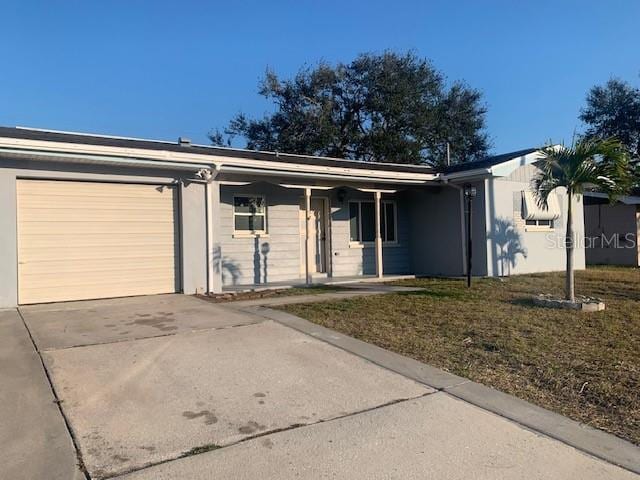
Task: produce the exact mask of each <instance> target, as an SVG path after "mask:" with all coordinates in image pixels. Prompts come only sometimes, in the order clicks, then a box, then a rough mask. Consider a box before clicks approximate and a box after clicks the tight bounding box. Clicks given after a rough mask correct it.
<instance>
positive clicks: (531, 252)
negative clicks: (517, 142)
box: [484, 165, 585, 276]
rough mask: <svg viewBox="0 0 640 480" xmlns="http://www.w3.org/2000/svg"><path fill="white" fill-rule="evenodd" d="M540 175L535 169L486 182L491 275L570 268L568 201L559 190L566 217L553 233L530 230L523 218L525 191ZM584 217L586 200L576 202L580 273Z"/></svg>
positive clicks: (557, 222) (576, 256)
mask: <svg viewBox="0 0 640 480" xmlns="http://www.w3.org/2000/svg"><path fill="white" fill-rule="evenodd" d="M536 173H537V168H536V167H535V166H534V165H526V166H523V167H519V168H518V169H516V170H515V171H514V172H513V173H512V174H511V175H509V176H507V177H499V178H488V179H486V180H485V188H484V189H485V196H486V202H485V215H486V225H487V228H486V235H487V273H488V275H489V276H503V275H512V274H522V273H535V272H549V271H562V270H564V269H565V267H566V250H565V248H564V240H563V239H564V236H565V232H566V222H567V216H566V215H567V197H566V195H565V190H564V189H562V188H559V189H557V190H556V192H554V193H552V195H557V196H558V201H559V204H560V209H561V212H562V215H561V216H560V218H558V219H557V220H555V221H554V229H553V230H552V231H542V230H540V231H535V229H532V228H528V227H527V226H526V225H525V221H524V219H523V218H522V213H521V212H522V193H521V192H522V191H523V190H528V189H530V188H531V181H532V180H533V178H534V176H535V175H536ZM583 219H584V216H583V205H582V198H581V197H577V198H574V204H573V228H574V232H575V238H576V239H577V240H578V241H577V242H576V243H577V245H576V249H575V251H574V264H575V268H576V269H584V268H585V251H584V245H583V242H582V239H583V238H584V220H583Z"/></svg>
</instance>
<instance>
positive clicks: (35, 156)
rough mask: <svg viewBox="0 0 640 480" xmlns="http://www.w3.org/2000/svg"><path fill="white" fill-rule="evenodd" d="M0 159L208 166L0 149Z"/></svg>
mask: <svg viewBox="0 0 640 480" xmlns="http://www.w3.org/2000/svg"><path fill="white" fill-rule="evenodd" d="M0 159H4V160H15V159H21V160H29V161H35V162H62V163H80V164H90V165H115V166H121V167H138V168H155V169H162V170H184V171H193V170H199V169H201V168H203V167H208V166H210V165H209V164H206V163H185V162H171V161H165V160H146V159H142V158H132V157H121V156H111V155H87V154H78V153H72V154H68V153H58V152H46V153H32V152H27V151H25V150H19V149H11V148H1V147H0Z"/></svg>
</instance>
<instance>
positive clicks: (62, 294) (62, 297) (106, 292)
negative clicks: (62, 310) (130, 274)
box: [25, 283, 167, 303]
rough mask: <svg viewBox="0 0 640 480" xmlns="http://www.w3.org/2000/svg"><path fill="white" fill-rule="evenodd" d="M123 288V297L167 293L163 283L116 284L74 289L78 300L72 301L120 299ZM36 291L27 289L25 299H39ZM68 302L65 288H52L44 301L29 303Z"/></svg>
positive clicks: (67, 292)
mask: <svg viewBox="0 0 640 480" xmlns="http://www.w3.org/2000/svg"><path fill="white" fill-rule="evenodd" d="M123 287H126V291H127V294H126V295H124V296H134V295H155V294H161V293H167V291H166V290H165V287H166V285H165V284H164V283H162V284H160V285H152V284H146V285H141V284H140V283H131V284H129V285H122V284H121V283H116V284H100V285H82V286H78V287H76V288H75V290H74V291H75V295H76V296H77V297H78V298H74V300H83V299H85V300H86V299H93V298H114V297H122V296H123V294H122V291H123ZM38 295H39V293H38V290H35V289H27V290H26V291H25V296H26V298H39V296H38ZM66 301H69V289H68V288H67V287H54V288H51V289H49V291H48V292H47V297H46V300H38V301H33V302H29V303H44V302H66Z"/></svg>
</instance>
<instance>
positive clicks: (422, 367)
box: [239, 306, 640, 474]
mask: <svg viewBox="0 0 640 480" xmlns="http://www.w3.org/2000/svg"><path fill="white" fill-rule="evenodd" d="M239 310H242V311H245V312H246V313H249V314H253V315H258V316H261V317H264V318H268V319H271V320H274V321H276V322H278V323H280V324H282V325H285V326H287V327H290V328H293V329H295V330H298V331H300V332H302V333H305V334H307V335H310V336H312V337H314V338H317V339H319V340H322V341H325V342H327V343H329V344H331V345H334V346H336V347H339V348H341V349H343V350H345V351H347V352H349V353H352V354H354V355H357V356H359V357H361V358H364V359H366V360H368V361H370V362H372V363H374V364H376V365H378V366H381V367H383V368H386V369H388V370H391V371H393V372H395V373H398V374H400V375H403V376H405V377H407V378H410V379H412V380H414V381H416V382H419V383H422V384H424V385H426V386H428V387H431V388H434V389H436V390H439V391H443V392H445V393H447V394H449V395H451V396H453V397H456V398H458V399H460V400H463V401H465V402H467V403H470V404H472V405H474V406H476V407H478V408H481V409H483V410H487V411H489V412H492V413H494V414H496V415H499V416H501V417H504V418H507V419H509V420H511V421H513V422H515V423H517V424H519V425H522V426H524V427H526V428H528V429H530V430H533V431H534V432H536V433H539V434H542V435H545V436H547V437H550V438H553V439H555V440H558V441H560V442H562V443H564V444H566V445H569V446H571V447H574V448H576V449H578V450H580V451H582V452H584V453H587V454H589V455H592V456H594V457H596V458H599V459H601V460H604V461H607V462H609V463H612V464H614V465H617V466H619V467H621V468H624V469H626V470H629V471H631V472H633V473H636V474H640V447H637V446H636V445H634V444H632V443H631V442H628V441H627V440H623V439H621V438H618V437H616V436H615V435H612V434H610V433H606V432H603V431H601V430H597V429H595V428H593V427H590V426H588V425H585V424H582V423H579V422H576V421H575V420H571V419H570V418H567V417H565V416H563V415H560V414H558V413H555V412H552V411H550V410H547V409H545V408H542V407H539V406H537V405H534V404H532V403H529V402H527V401H526V400H522V399H520V398H517V397H514V396H513V395H509V394H507V393H504V392H500V391H498V390H495V389H493V388H490V387H487V386H485V385H482V384H479V383H476V382H472V381H471V380H468V379H466V378H463V377H459V376H457V375H454V374H452V373H449V372H445V371H444V370H441V369H439V368H436V367H433V366H431V365H428V364H425V363H422V362H419V361H417V360H414V359H412V358H409V357H405V356H404V355H400V354H398V353H395V352H391V351H389V350H386V349H384V348H381V347H378V346H376V345H373V344H370V343H367V342H363V341H362V340H358V339H356V338H353V337H350V336H348V335H345V334H343V333H340V332H337V331H335V330H332V329H329V328H326V327H323V326H321V325H317V324H315V323H312V322H310V321H308V320H305V319H304V318H301V317H298V316H296V315H292V314H290V313H286V312H283V311H280V310H274V309H271V308H267V307H263V306H246V307H243V308H239Z"/></svg>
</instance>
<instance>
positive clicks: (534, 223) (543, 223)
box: [525, 220, 553, 229]
mask: <svg viewBox="0 0 640 480" xmlns="http://www.w3.org/2000/svg"><path fill="white" fill-rule="evenodd" d="M525 223H526V225H527V227H542V228H549V229H551V228H553V220H526V221H525Z"/></svg>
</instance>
